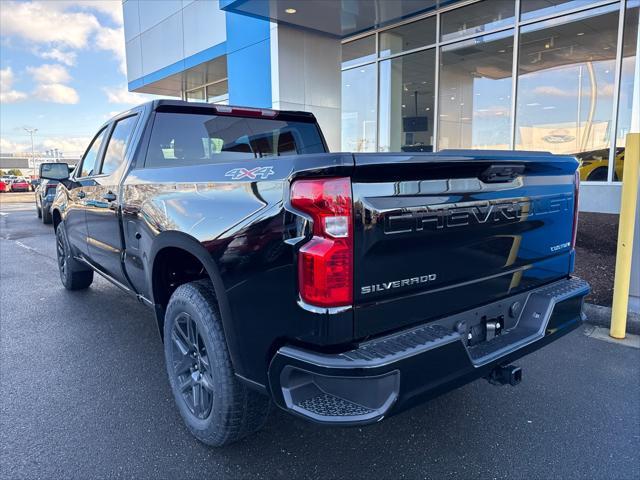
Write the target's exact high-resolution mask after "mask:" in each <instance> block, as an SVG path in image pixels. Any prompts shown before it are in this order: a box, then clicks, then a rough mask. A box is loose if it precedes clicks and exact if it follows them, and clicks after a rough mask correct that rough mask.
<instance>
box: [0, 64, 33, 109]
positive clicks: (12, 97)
mask: <svg viewBox="0 0 640 480" xmlns="http://www.w3.org/2000/svg"><path fill="white" fill-rule="evenodd" d="M13 81H14V78H13V70H11V67H7V68H3V69H1V70H0V103H15V102H19V101H21V100H24V99H26V98H27V94H26V93H24V92H19V91H18V90H13V89H12V88H11V87H13Z"/></svg>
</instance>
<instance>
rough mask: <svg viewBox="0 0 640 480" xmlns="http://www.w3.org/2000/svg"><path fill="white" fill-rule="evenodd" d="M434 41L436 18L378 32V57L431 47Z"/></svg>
mask: <svg viewBox="0 0 640 480" xmlns="http://www.w3.org/2000/svg"><path fill="white" fill-rule="evenodd" d="M435 41H436V17H435V16H433V17H428V18H425V19H424V20H419V21H417V22H412V23H407V24H405V25H400V26H399V27H395V28H390V29H389V30H384V31H382V32H380V35H379V42H380V56H381V57H386V56H389V55H393V54H395V53H400V52H406V51H408V50H413V49H414V48H419V47H424V46H426V45H431V44H433V43H435Z"/></svg>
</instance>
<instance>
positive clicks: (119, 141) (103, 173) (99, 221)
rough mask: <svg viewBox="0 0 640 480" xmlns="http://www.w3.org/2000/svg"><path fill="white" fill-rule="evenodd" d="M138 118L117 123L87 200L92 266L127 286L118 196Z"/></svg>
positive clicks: (112, 130)
mask: <svg viewBox="0 0 640 480" xmlns="http://www.w3.org/2000/svg"><path fill="white" fill-rule="evenodd" d="M138 117H139V115H138V114H137V113H136V114H132V115H129V116H126V117H123V118H120V119H118V120H116V121H115V122H114V124H113V126H112V128H111V130H110V132H109V139H108V141H107V143H106V146H105V149H104V155H103V158H102V163H101V164H100V167H99V170H98V174H97V175H96V176H95V177H94V178H93V180H94V182H93V185H92V186H91V188H90V189H88V191H87V198H86V217H87V231H88V235H87V244H88V248H89V257H90V259H91V262H92V263H93V264H94V265H95V266H96V267H98V268H99V269H100V270H102V271H103V272H104V273H106V274H107V275H109V276H110V277H112V278H113V279H114V280H116V281H118V282H120V283H121V284H122V285H123V286H128V281H127V278H126V275H125V273H124V270H123V268H122V254H123V251H124V243H123V240H122V233H121V228H120V217H119V215H118V213H119V207H120V202H119V199H118V195H119V194H120V192H119V184H120V180H121V178H122V175H123V174H124V171H125V170H126V166H127V165H126V164H127V162H126V161H125V159H126V158H127V153H128V149H129V146H130V145H131V140H132V138H133V133H134V131H135V128H136V125H137V123H138Z"/></svg>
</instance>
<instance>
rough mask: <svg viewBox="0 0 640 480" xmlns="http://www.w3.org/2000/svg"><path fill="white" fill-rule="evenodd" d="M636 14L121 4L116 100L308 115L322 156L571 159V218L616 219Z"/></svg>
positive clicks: (550, 3)
mask: <svg viewBox="0 0 640 480" xmlns="http://www.w3.org/2000/svg"><path fill="white" fill-rule="evenodd" d="M639 7H640V0H618V1H612V0H459V1H456V0H159V1H154V0H144V1H139V0H124V1H123V11H124V30H125V39H126V55H127V74H128V88H129V90H130V91H133V92H145V93H153V94H159V95H165V96H173V97H181V98H183V99H185V100H188V101H194V102H210V103H222V104H227V103H228V104H232V105H243V106H252V107H263V108H275V109H286V110H305V111H311V112H313V113H314V114H315V116H316V117H317V119H318V121H319V123H320V125H321V127H322V130H323V132H324V134H325V136H326V139H327V143H328V145H329V147H330V149H331V151H357V152H376V151H378V152H399V151H405V152H417V151H427V152H430V151H439V150H443V149H452V148H454V149H458V148H465V149H466V148H471V149H500V150H508V149H518V150H543V151H550V152H553V153H558V154H571V155H576V156H577V157H578V158H579V159H581V161H582V165H581V168H580V175H581V179H582V186H581V195H580V210H581V211H586V212H600V213H619V210H620V192H621V180H622V175H623V170H622V167H623V164H624V150H625V137H626V135H627V133H629V131H630V128H631V122H632V119H633V118H634V117H638V118H640V112H637V111H635V112H634V111H633V105H634V104H635V105H636V109H637V103H638V100H637V96H638V95H640V94H639V92H638V90H640V85H638V83H640V80H639V77H640V74H639V72H640V68H639V67H638V65H637V54H636V53H637V50H638V45H639V38H638V31H639V28H638V23H639V15H638V12H639V9H640V8H639ZM634 88H635V90H636V101H635V102H634ZM638 223H640V222H638ZM637 238H638V235H637V234H636V239H637ZM638 257H640V255H636V259H635V261H636V262H635V263H637V260H638ZM635 271H636V272H637V271H638V266H637V265H636V267H635ZM635 288H636V290H637V289H638V285H637V282H636V286H635ZM636 293H637V292H636Z"/></svg>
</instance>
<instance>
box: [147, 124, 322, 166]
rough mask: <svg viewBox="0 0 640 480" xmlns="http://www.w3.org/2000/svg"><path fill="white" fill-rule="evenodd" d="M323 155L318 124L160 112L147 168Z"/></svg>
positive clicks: (152, 137)
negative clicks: (309, 154) (306, 154)
mask: <svg viewBox="0 0 640 480" xmlns="http://www.w3.org/2000/svg"><path fill="white" fill-rule="evenodd" d="M323 152H325V147H324V143H323V141H322V137H321V136H320V132H319V130H318V127H317V125H316V124H315V123H306V122H295V121H286V120H278V119H266V118H245V117H233V116H226V115H204V114H190V113H189V114H187V113H173V112H171V113H169V112H158V113H156V117H155V121H154V123H153V130H152V133H151V139H150V141H149V148H148V149H147V156H146V160H145V167H173V166H182V165H200V164H207V163H224V162H232V161H237V160H252V159H255V158H263V157H274V156H282V155H296V154H303V153H323Z"/></svg>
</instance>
